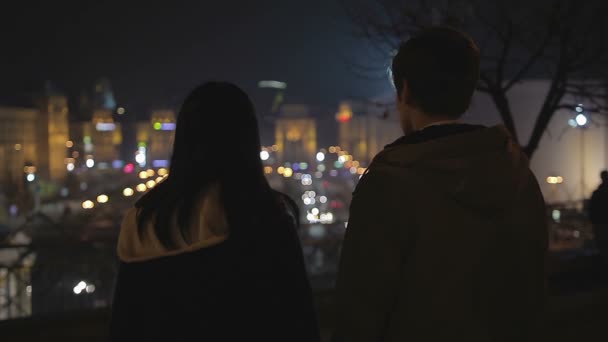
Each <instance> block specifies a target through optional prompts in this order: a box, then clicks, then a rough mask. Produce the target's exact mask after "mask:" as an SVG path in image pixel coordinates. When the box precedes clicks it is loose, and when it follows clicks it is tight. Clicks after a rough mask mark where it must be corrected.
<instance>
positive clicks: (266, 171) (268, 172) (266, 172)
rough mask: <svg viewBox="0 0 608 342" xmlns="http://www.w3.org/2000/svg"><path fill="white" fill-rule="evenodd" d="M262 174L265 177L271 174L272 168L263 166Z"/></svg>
mask: <svg viewBox="0 0 608 342" xmlns="http://www.w3.org/2000/svg"><path fill="white" fill-rule="evenodd" d="M264 173H265V174H267V175H270V174H272V166H265V167H264Z"/></svg>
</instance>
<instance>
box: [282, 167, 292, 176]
mask: <svg viewBox="0 0 608 342" xmlns="http://www.w3.org/2000/svg"><path fill="white" fill-rule="evenodd" d="M283 176H285V177H287V178H289V177H291V176H293V170H292V169H291V168H289V167H287V168H285V171H283Z"/></svg>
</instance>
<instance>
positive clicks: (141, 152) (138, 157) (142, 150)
mask: <svg viewBox="0 0 608 342" xmlns="http://www.w3.org/2000/svg"><path fill="white" fill-rule="evenodd" d="M142 144H143V146H142ZM139 145H140V146H139V147H138V148H137V153H136V154H135V162H137V164H138V165H139V167H144V166H146V146H145V143H140V144H139Z"/></svg>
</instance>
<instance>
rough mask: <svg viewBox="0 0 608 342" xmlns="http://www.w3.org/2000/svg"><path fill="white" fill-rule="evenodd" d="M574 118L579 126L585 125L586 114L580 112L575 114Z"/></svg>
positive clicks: (586, 120)
mask: <svg viewBox="0 0 608 342" xmlns="http://www.w3.org/2000/svg"><path fill="white" fill-rule="evenodd" d="M575 120H576V124H577V125H579V126H585V125H587V122H588V121H589V120H588V119H587V116H585V114H582V113H581V114H579V115H577V116H576V118H575Z"/></svg>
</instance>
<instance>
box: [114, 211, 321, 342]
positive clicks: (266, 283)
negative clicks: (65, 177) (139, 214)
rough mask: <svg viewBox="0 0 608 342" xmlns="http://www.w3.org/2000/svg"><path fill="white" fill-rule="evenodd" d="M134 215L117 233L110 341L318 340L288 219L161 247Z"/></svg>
mask: <svg viewBox="0 0 608 342" xmlns="http://www.w3.org/2000/svg"><path fill="white" fill-rule="evenodd" d="M135 217H136V215H135V210H132V211H131V212H130V213H129V214H128V215H127V217H126V218H125V222H124V223H123V227H122V231H121V239H120V240H119V255H122V256H123V260H121V262H120V271H119V274H118V280H117V283H116V289H115V295H114V305H113V308H112V321H111V327H110V335H111V340H112V341H152V340H155V341H156V340H164V341H244V340H247V341H306V342H309V341H318V340H319V331H318V326H317V322H316V318H315V312H314V307H313V299H312V292H311V288H310V284H309V281H308V278H307V275H306V272H305V267H304V261H303V256H302V250H301V247H300V242H299V239H298V236H297V234H296V230H295V227H294V226H293V225H287V226H282V227H253V226H252V227H247V229H249V231H251V232H255V234H251V235H250V236H249V237H248V238H247V239H246V240H243V239H236V238H233V237H228V238H226V239H221V240H218V241H215V242H213V243H202V244H198V245H197V246H194V247H192V248H186V249H184V250H181V251H167V250H163V249H162V248H160V247H158V244H157V242H155V241H154V240H150V239H145V238H141V237H140V236H139V234H138V233H137V229H136V223H135ZM211 240H212V239H211ZM154 246H156V247H154ZM154 248H157V249H159V251H158V255H153V253H154ZM137 253H140V254H141V255H137ZM125 259H128V260H127V261H125Z"/></svg>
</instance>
